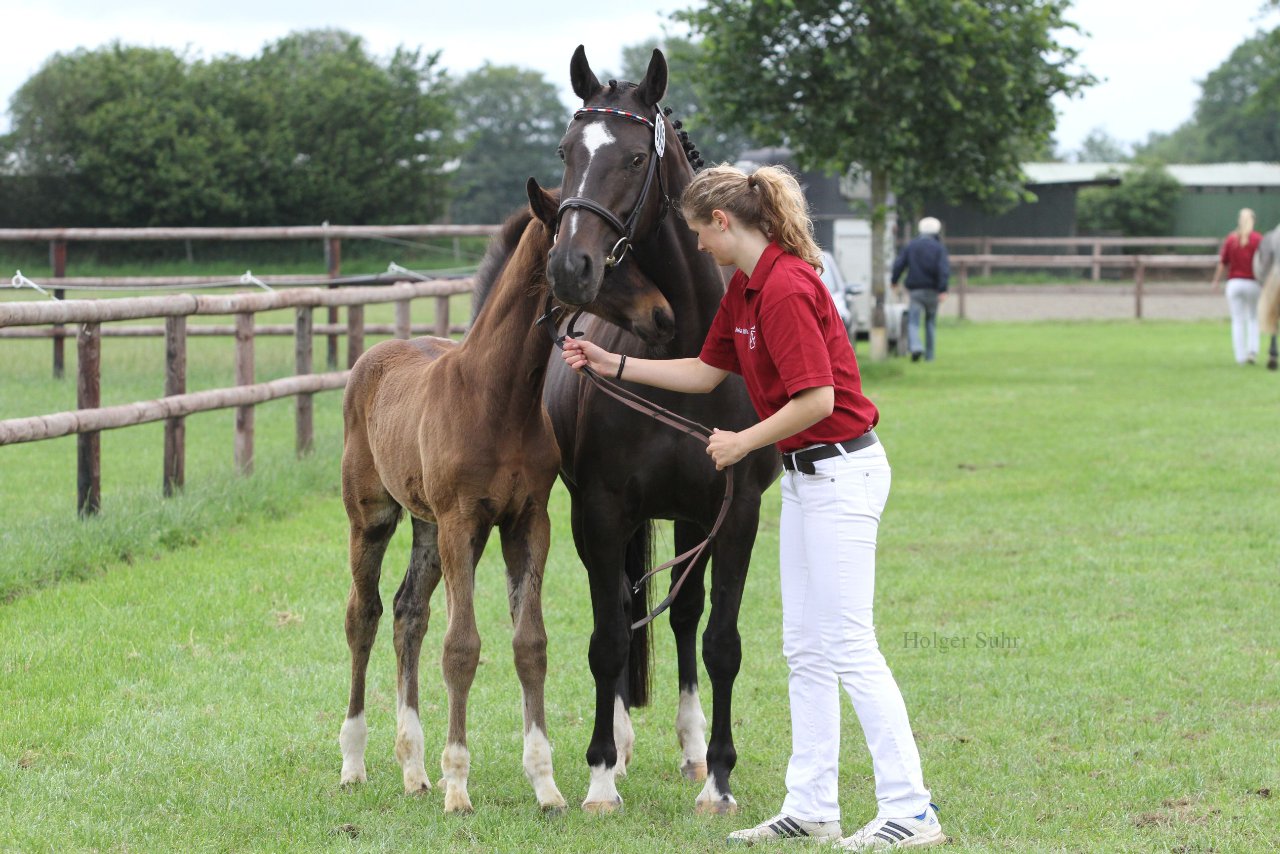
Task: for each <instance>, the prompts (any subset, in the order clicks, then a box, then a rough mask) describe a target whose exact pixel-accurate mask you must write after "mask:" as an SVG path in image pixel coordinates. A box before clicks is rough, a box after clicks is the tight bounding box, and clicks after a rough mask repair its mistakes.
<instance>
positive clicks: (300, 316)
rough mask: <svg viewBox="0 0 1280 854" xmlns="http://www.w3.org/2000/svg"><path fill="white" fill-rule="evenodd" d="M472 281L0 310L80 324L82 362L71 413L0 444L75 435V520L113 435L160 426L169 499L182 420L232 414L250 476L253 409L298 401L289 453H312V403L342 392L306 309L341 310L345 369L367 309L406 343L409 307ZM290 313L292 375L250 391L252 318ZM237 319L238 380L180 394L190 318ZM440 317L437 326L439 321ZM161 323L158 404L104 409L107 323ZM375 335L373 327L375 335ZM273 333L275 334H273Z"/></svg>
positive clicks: (86, 504) (0, 323)
mask: <svg viewBox="0 0 1280 854" xmlns="http://www.w3.org/2000/svg"><path fill="white" fill-rule="evenodd" d="M471 286H472V282H471V280H469V279H466V280H456V279H455V280H435V281H427V282H417V283H401V284H394V285H387V286H381V287H352V288H344V289H341V290H326V289H321V288H298V289H294V290H288V291H277V292H273V293H257V294H238V295H234V296H209V295H203V296H195V295H190V294H183V295H174V296H163V297H136V298H128V299H114V300H64V301H58V302H42V303H33V302H14V303H2V302H0V328H3V327H22V326H38V325H47V324H51V323H53V324H67V323H75V324H79V330H78V333H77V335H76V346H77V350H78V355H79V359H78V362H79V369H78V378H77V386H76V388H77V394H76V406H77V408H76V409H75V410H74V411H70V412H58V413H54V414H52V415H39V416H34V417H30V418H14V419H9V420H6V421H0V445H10V444H16V443H19V442H37V441H42V440H45V439H54V438H57V437H60V436H67V435H71V434H73V433H74V434H77V464H76V468H77V500H76V505H77V509H78V511H79V513H80V515H81V516H82V517H83V516H86V515H91V514H94V513H97V511H98V509H99V507H100V506H101V482H100V472H101V467H100V459H101V451H100V445H99V433H100V432H101V431H103V430H112V429H116V428H119V427H129V426H133V425H136V424H147V423H151V422H154V421H164V422H165V433H164V480H163V491H164V494H165V495H166V496H170V495H173V494H174V493H175V492H176V491H177V490H179V489H181V488H182V486H183V483H184V480H185V474H184V460H185V430H184V422H183V419H184V417H185V416H187V415H191V414H192V413H196V412H209V411H212V410H217V409H229V408H235V410H236V419H235V463H236V466H237V468H238V469H239V471H240V472H242V473H244V474H249V473H251V472H252V471H253V408H254V405H255V404H258V403H263V402H266V401H268V400H275V399H277V398H282V397H290V396H296V397H297V403H296V413H295V421H296V430H295V433H296V445H297V452H298V454H299V455H302V454H306V453H308V452H309V451H310V450H311V446H312V439H313V428H312V395H313V394H315V393H317V392H321V391H328V390H332V389H339V388H343V387H344V386H345V385H346V381H347V376H348V375H349V373H350V370H346V371H337V372H330V373H324V374H316V373H312V339H313V336H314V335H315V334H316V328H315V325H314V323H313V311H314V309H315V308H318V307H326V308H330V309H332V310H334V311H336V310H337V308H338V307H339V306H347V324H346V334H347V364H348V368H349V367H350V366H351V365H353V364H354V363H355V360H356V359H357V358H358V357H359V355H360V353H361V352H362V351H363V350H364V335H365V333H366V332H367V331H371V330H370V329H368V328H366V326H365V324H364V306H366V305H370V304H376V303H395V306H396V313H395V319H396V322H395V324H394V327H393V330H394V333H395V335H396V336H397V337H400V338H408V337H409V335H410V333H411V331H412V329H413V327H412V325H411V323H410V311H409V306H410V303H411V301H412V300H414V299H417V298H422V297H435V298H436V299H437V300H444V301H445V302H446V304H447V302H448V299H449V297H452V296H455V295H457V294H469V293H470V292H471ZM282 308H293V309H295V323H294V326H293V329H292V334H293V335H294V357H295V372H296V373H295V375H294V376H291V377H285V378H282V379H277V380H272V381H270V382H264V383H254V375H253V349H254V348H253V344H254V337H255V335H256V334H257V329H256V328H255V323H254V316H255V315H256V314H257V313H258V312H262V311H271V310H275V309H282ZM227 314H230V315H234V316H235V325H234V334H235V379H236V385H235V387H233V388H220V389H210V390H207V391H199V392H187V390H186V365H187V348H186V341H187V333H188V328H187V318H188V317H190V316H192V315H227ZM441 317H443V318H444V320H443V321H440V318H441ZM146 318H164V321H165V324H164V336H165V396H164V397H162V398H160V399H157V400H147V401H140V402H136V403H127V404H122V405H119V406H108V407H103V406H102V405H101V395H100V374H99V361H100V353H101V340H102V337H103V330H102V324H103V323H106V322H110V321H119V320H137V319H146ZM448 318H449V312H448V310H447V305H446V308H445V310H444V311H443V312H440V313H438V314H437V322H438V323H440V322H442V323H443V324H444V326H443V328H444V329H445V331H447V330H448ZM379 328H380V327H379ZM273 329H274V327H273Z"/></svg>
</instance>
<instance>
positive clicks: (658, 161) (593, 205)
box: [556, 107, 671, 269]
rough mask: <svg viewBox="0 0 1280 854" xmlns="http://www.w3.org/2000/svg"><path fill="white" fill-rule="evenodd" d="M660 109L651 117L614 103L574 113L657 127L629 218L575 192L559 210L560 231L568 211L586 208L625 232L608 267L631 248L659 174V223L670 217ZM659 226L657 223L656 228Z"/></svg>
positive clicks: (607, 261) (606, 263)
mask: <svg viewBox="0 0 1280 854" xmlns="http://www.w3.org/2000/svg"><path fill="white" fill-rule="evenodd" d="M655 110H656V112H655V113H654V118H653V119H652V120H651V119H649V118H648V117H647V116H642V115H640V114H639V113H632V112H629V111H627V110H619V109H616V108H613V107H583V108H582V109H580V110H578V111H577V112H576V113H574V114H573V118H574V121H577V120H578V119H580V118H582V117H583V116H589V115H603V116H617V117H618V118H623V119H629V120H631V121H633V122H638V123H639V124H642V125H644V126H646V127H649V128H652V129H653V152H654V156H653V157H650V158H649V169H648V172H646V173H645V176H644V186H642V187H641V188H640V198H638V199H636V205H635V207H634V208H632V209H631V213H630V214H629V215H628V216H627V221H626V222H623V221H622V220H621V219H619V218H618V216H617V214H615V213H614V212H613V211H611V210H609V209H608V208H606V207H605V206H604V205H602V204H600V203H599V202H597V201H596V200H595V199H588V198H586V197H585V196H571V197H569V198H567V199H565V200H564V201H562V202H561V203H560V209H559V210H558V211H556V235H557V236H558V235H559V234H560V220H561V219H562V218H563V217H564V215H565V213H566V212H567V211H569V210H572V209H573V208H582V209H584V210H589V211H591V212H592V213H594V214H596V215H597V216H599V217H600V218H601V219H603V220H604V221H605V222H607V223H609V225H611V226H613V229H614V231H616V232H618V234H620V235H622V236H621V237H620V238H619V240H618V242H617V243H615V244H614V245H613V249H611V250H610V251H609V254H608V255H607V256H606V257H605V259H604V266H605V269H608V268H610V267H613V266H616V265H617V264H618V263H619V262H620V261H622V259H623V257H624V256H625V255H626V254H627V250H628V249H630V248H631V245H632V244H633V243H634V242H635V239H636V223H637V222H638V221H639V219H640V212H641V211H642V210H644V203H645V201H646V200H647V199H648V198H649V190H650V189H651V188H652V186H653V179H654V176H655V175H656V176H657V178H658V192H659V193H661V194H662V210H661V211H659V213H658V227H660V226H661V225H662V221H663V220H664V219H666V217H667V210H668V209H669V208H670V207H671V199H670V198H669V197H668V196H667V192H666V188H665V187H664V186H663V182H662V168H661V167H662V155H663V154H665V153H666V149H667V127H666V124H665V123H664V121H663V119H662V109H661V108H660V107H655ZM654 230H655V231H656V230H657V227H655V229H654Z"/></svg>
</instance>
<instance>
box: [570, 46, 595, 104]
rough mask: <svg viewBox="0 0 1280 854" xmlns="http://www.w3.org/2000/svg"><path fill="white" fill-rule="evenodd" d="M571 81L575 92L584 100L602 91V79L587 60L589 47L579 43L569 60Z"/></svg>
mask: <svg viewBox="0 0 1280 854" xmlns="http://www.w3.org/2000/svg"><path fill="white" fill-rule="evenodd" d="M569 82H570V83H572V84H573V94H575V95H577V96H578V97H579V98H581V99H582V100H583V101H585V100H587V99H588V98H590V97H591V96H592V95H594V94H595V93H596V92H599V91H600V81H599V79H597V78H596V73H595V72H594V71H592V70H591V63H589V62H587V49H586V48H584V47H583V46H582V45H578V49H577V50H575V51H574V52H573V59H571V60H570V61H569Z"/></svg>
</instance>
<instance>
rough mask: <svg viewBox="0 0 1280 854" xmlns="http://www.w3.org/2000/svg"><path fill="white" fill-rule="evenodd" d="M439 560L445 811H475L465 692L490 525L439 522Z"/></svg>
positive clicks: (460, 517) (461, 517)
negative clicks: (445, 699) (443, 608)
mask: <svg viewBox="0 0 1280 854" xmlns="http://www.w3.org/2000/svg"><path fill="white" fill-rule="evenodd" d="M438 521H439V538H438V542H439V546H440V564H441V568H442V570H443V574H444V587H445V595H446V598H447V601H448V608H449V627H448V629H446V630H445V633H444V655H443V656H442V659H441V664H442V666H443V669H444V684H445V688H446V689H447V690H448V692H449V734H448V738H447V739H446V741H445V746H444V752H443V753H442V754H441V756H440V770H441V772H442V773H443V775H444V779H443V780H442V783H443V784H444V787H445V789H444V811H445V812H471V797H470V795H468V794H467V779H468V777H469V776H470V774H471V753H470V751H468V750H467V695H468V694H469V693H470V691H471V683H472V681H474V680H475V676H476V667H477V666H478V665H479V664H480V631H479V630H478V629H477V628H476V610H475V598H474V593H475V569H476V563H477V562H478V561H479V559H480V552H481V550H482V549H483V547H484V541H485V539H487V537H488V533H489V528H488V527H487V526H484V527H483V528H482V527H481V526H479V525H478V524H477V522H476V520H474V519H472V518H469V517H468V516H467V515H466V514H464V513H457V514H454V515H452V516H450V517H442V518H440V519H439V520H438Z"/></svg>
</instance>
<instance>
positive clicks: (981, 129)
mask: <svg viewBox="0 0 1280 854" xmlns="http://www.w3.org/2000/svg"><path fill="white" fill-rule="evenodd" d="M1067 5H1068V3H1067V0H1019V2H1005V1H1004V0H913V2H911V3H905V2H901V0H842V2H837V3H800V2H796V0H779V2H771V3H756V2H751V0H708V2H707V3H706V4H705V5H704V6H703V7H700V8H697V9H691V10H688V11H685V12H681V13H678V15H677V17H678V18H679V19H680V20H683V21H685V22H687V23H688V24H689V25H690V26H691V27H692V28H693V30H694V31H695V32H696V33H698V34H700V35H701V36H702V60H701V62H700V64H699V70H700V75H701V77H702V78H703V79H704V80H705V82H706V87H707V92H708V93H709V94H710V95H711V96H712V98H713V100H714V103H715V104H716V114H717V116H724V118H725V119H726V121H728V122H730V123H731V124H732V125H733V126H735V127H738V128H740V129H742V130H744V131H746V132H747V133H749V134H750V135H751V137H752V138H754V139H757V140H759V141H760V142H762V143H765V144H771V145H787V146H789V147H790V148H791V149H792V150H793V151H794V152H795V156H796V159H797V161H798V163H799V165H800V166H801V167H802V168H807V169H824V170H827V171H829V172H837V173H843V172H845V171H846V170H848V169H850V167H851V166H855V164H856V168H860V169H861V170H864V171H865V172H868V173H870V179H871V181H870V183H871V193H872V199H871V201H872V243H873V245H876V246H881V245H883V243H884V239H883V238H884V222H885V215H886V209H885V208H886V204H885V203H886V200H887V198H888V191H889V187H890V184H891V183H892V184H893V186H894V187H895V188H896V189H897V192H898V195H899V198H904V197H905V198H906V199H907V200H912V199H914V200H917V201H918V200H920V199H921V198H923V196H924V195H925V194H926V193H931V194H936V195H941V196H944V197H947V198H952V199H958V198H960V197H964V196H967V197H971V198H973V199H976V200H978V201H979V202H984V203H987V204H989V205H1000V204H1002V203H1008V202H1012V201H1014V200H1017V199H1018V198H1021V197H1022V195H1023V193H1024V192H1025V191H1024V190H1023V188H1022V175H1021V170H1020V168H1019V167H1020V163H1021V159H1022V155H1023V154H1024V153H1025V152H1026V151H1027V150H1029V149H1030V148H1033V147H1035V145H1036V144H1037V143H1041V142H1043V141H1044V140H1045V139H1046V138H1047V137H1048V135H1049V132H1050V131H1051V130H1052V129H1053V126H1054V111H1053V105H1052V98H1053V97H1054V96H1055V95H1058V94H1067V95H1071V94H1074V93H1076V92H1077V91H1079V90H1080V89H1081V88H1082V87H1083V86H1085V85H1088V84H1089V83H1091V82H1093V81H1092V78H1091V77H1089V76H1088V75H1084V74H1078V73H1074V72H1073V71H1072V69H1071V65H1072V62H1073V61H1074V59H1075V56H1076V51H1075V50H1073V49H1072V48H1069V47H1066V46H1064V45H1062V44H1060V43H1059V42H1058V41H1057V40H1056V38H1055V35H1054V33H1055V31H1057V30H1060V29H1064V28H1065V29H1074V27H1073V25H1071V24H1069V23H1068V22H1067V21H1066V20H1065V19H1064V17H1063V15H1064V13H1065V10H1066V8H1067ZM872 258H873V262H872V263H873V269H872V287H873V289H874V291H875V294H876V302H875V310H874V312H873V316H872V327H873V328H872V353H873V356H877V357H879V356H881V355H883V354H884V353H885V350H886V338H885V334H884V286H885V278H886V277H885V270H884V259H883V257H882V253H879V252H876V253H872Z"/></svg>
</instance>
